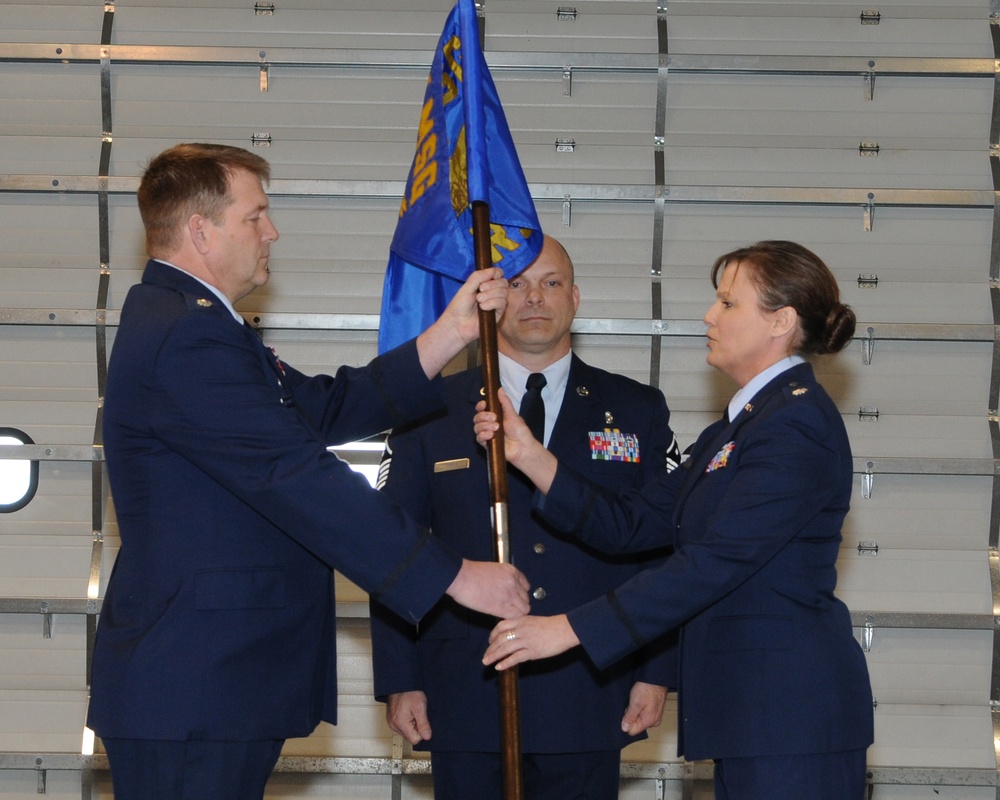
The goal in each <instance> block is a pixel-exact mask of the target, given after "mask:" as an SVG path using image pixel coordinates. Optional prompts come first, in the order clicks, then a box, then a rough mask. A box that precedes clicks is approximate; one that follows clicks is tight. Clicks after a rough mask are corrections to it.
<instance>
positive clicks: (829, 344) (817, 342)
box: [712, 240, 857, 355]
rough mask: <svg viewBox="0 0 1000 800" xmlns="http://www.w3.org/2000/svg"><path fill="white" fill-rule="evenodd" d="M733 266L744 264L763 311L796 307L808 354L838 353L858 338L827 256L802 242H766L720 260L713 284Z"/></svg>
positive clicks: (799, 340) (800, 341) (802, 348)
mask: <svg viewBox="0 0 1000 800" xmlns="http://www.w3.org/2000/svg"><path fill="white" fill-rule="evenodd" d="M727 264H740V265H741V268H745V269H746V270H747V276H748V277H749V279H750V282H751V283H752V284H753V285H754V288H756V289H757V293H758V294H759V295H760V308H761V310H763V311H777V310H778V309H779V308H784V307H785V306H790V307H791V308H794V309H795V312H796V313H797V314H798V317H799V333H798V336H797V337H796V342H795V348H796V350H797V351H798V352H799V353H802V354H803V355H822V354H824V353H837V352H839V351H840V350H842V349H843V348H844V347H845V346H846V345H847V343H848V342H849V341H850V340H851V338H852V337H853V336H854V326H855V324H856V322H857V319H856V318H855V315H854V311H853V310H852V309H851V307H850V306H846V305H844V304H843V303H841V302H840V289H839V287H838V286H837V279H836V278H834V277H833V273H832V272H830V269H829V268H828V267H827V266H826V264H824V263H823V261H822V259H820V257H819V256H817V255H816V254H815V253H813V252H812V251H811V250H807V249H806V248H805V247H803V246H802V245H800V244H796V243H795V242H786V241H778V240H771V241H764V242H757V243H756V244H752V245H749V246H747V247H741V248H740V249H738V250H733V252H731V253H726V254H725V255H723V256H719V258H717V259H716V261H715V264H714V265H713V266H712V285H713V286H715V287H716V288H718V286H719V277H720V276H721V274H722V271H723V270H724V269H725V267H726V265H727Z"/></svg>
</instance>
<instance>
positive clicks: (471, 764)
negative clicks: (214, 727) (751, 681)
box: [116, 750, 621, 800]
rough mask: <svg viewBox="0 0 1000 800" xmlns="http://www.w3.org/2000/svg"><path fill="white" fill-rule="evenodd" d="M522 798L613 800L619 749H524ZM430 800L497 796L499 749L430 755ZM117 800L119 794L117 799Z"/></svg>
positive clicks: (500, 777)
mask: <svg viewBox="0 0 1000 800" xmlns="http://www.w3.org/2000/svg"><path fill="white" fill-rule="evenodd" d="M521 765H522V766H521V769H522V775H523V778H524V800H615V799H616V798H617V797H618V780H619V770H620V768H621V751H620V750H599V751H596V752H592V753H524V754H523V755H522V756H521ZM431 773H432V776H433V778H434V800H472V799H473V798H474V799H475V800H501V798H502V796H503V795H502V792H503V765H502V762H501V760H500V754H499V753H444V752H432V753H431ZM116 800H117V798H116Z"/></svg>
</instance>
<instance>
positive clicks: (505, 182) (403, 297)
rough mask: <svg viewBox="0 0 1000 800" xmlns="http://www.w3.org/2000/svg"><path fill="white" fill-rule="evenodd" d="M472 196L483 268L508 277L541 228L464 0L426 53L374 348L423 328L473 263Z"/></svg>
mask: <svg viewBox="0 0 1000 800" xmlns="http://www.w3.org/2000/svg"><path fill="white" fill-rule="evenodd" d="M476 200H478V201H482V202H484V203H486V204H488V205H489V209H490V215H489V216H490V242H491V252H492V258H493V264H494V266H498V267H500V268H501V269H503V271H504V275H505V276H506V277H508V278H511V277H513V276H514V275H517V274H518V273H519V272H521V271H523V270H524V269H525V268H526V267H527V266H528V265H529V264H531V262H532V261H534V260H535V258H536V257H537V255H538V253H539V251H540V250H541V249H542V233H541V225H540V224H539V222H538V215H537V214H536V213H535V206H534V203H533V202H532V200H531V194H530V193H529V191H528V185H527V182H526V181H525V179H524V172H523V171H522V169H521V164H520V162H519V161H518V158H517V151H516V149H515V147H514V141H513V139H512V137H511V135H510V128H509V127H508V126H507V119H506V117H505V116H504V113H503V107H502V106H501V104H500V97H499V95H498V94H497V90H496V86H495V85H494V83H493V78H492V76H491V75H490V71H489V67H488V66H487V65H486V59H485V58H484V57H483V53H482V49H481V48H480V45H479V30H478V24H477V21H476V11H475V6H474V4H473V0H458V2H457V3H456V5H455V7H454V8H453V9H452V11H451V13H450V14H449V15H448V19H447V21H446V22H445V26H444V30H443V31H442V33H441V39H440V40H439V42H438V46H437V49H436V50H435V53H434V60H433V63H432V64H431V71H430V75H429V77H428V79H427V90H426V92H425V94H424V104H423V108H422V110H421V115H420V124H419V127H418V130H417V146H416V153H415V155H414V157H413V163H412V165H411V166H410V172H409V175H408V177H407V180H406V189H405V192H404V194H403V201H402V204H401V205H400V210H399V220H398V222H397V224H396V233H395V235H394V236H393V240H392V244H391V245H390V248H389V262H388V265H387V267H386V274H385V283H384V286H383V289H382V312H381V319H380V322H379V340H378V348H379V352H380V353H384V352H385V351H386V350H390V349H392V348H393V347H396V346H397V345H399V344H402V343H403V342H405V341H408V340H409V339H412V338H413V337H414V336H417V335H418V334H420V333H421V332H422V331H423V330H425V329H426V328H427V326H429V325H430V324H431V323H432V322H433V321H434V320H435V319H437V318H438V316H439V315H440V314H441V312H442V311H443V310H444V308H445V306H446V305H447V304H448V302H449V301H450V300H451V298H452V297H453V296H454V294H455V292H456V291H458V288H459V286H461V284H462V282H463V281H464V280H465V279H466V278H467V277H468V276H469V275H470V274H471V273H472V271H473V270H474V269H475V256H474V251H473V243H472V208H471V204H472V201H476Z"/></svg>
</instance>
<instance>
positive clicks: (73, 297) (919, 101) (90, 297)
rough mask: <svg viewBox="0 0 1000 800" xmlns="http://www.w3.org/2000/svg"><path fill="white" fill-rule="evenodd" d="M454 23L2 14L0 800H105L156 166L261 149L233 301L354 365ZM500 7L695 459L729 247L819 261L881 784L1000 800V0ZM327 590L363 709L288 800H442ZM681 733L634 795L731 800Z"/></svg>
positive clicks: (357, 606) (493, 23)
mask: <svg viewBox="0 0 1000 800" xmlns="http://www.w3.org/2000/svg"><path fill="white" fill-rule="evenodd" d="M450 6H451V0H413V1H412V2H405V3H401V2H398V1H397V2H394V3H390V2H388V0H367V1H363V0H332V1H329V2H328V1H326V0H287V2H282V0H275V1H274V2H273V3H257V4H256V6H255V5H254V4H253V3H251V2H249V0H245V1H244V2H240V3H236V2H229V1H228V0H212V2H210V3H200V2H197V3H196V2H193V1H191V0H173V2H155V1H154V0H144V1H143V2H120V3H117V4H116V3H111V2H109V3H106V4H102V3H95V2H83V0H79V1H77V2H72V1H70V0H67V1H66V2H47V1H46V2H30V3H29V2H0V40H2V41H0V374H2V375H3V378H2V380H0V426H11V427H16V428H19V429H21V430H23V431H25V432H26V433H28V434H29V435H30V436H31V437H32V439H33V440H34V442H36V444H35V445H34V446H29V447H27V448H21V449H20V450H15V449H14V448H13V447H0V457H4V458H11V457H15V456H16V455H24V454H25V453H27V454H29V455H30V456H31V457H33V458H37V459H38V460H39V461H40V467H41V476H40V488H39V491H38V495H37V496H36V498H35V499H34V501H33V502H32V503H31V504H29V505H28V506H27V507H25V508H24V509H22V510H20V511H17V512H15V513H12V514H6V515H0V798H3V797H27V796H29V795H32V796H34V795H36V794H37V793H38V792H40V791H43V790H44V792H45V793H47V794H48V795H50V796H56V797H67V798H69V797H84V798H91V797H101V798H107V797H110V796H111V793H110V787H109V783H108V780H107V774H106V773H105V772H103V771H102V769H101V767H102V765H103V761H102V759H101V757H100V755H99V752H100V750H99V745H98V755H97V756H95V757H91V756H89V755H86V754H85V753H86V752H87V749H88V746H87V743H86V742H85V737H84V729H83V721H84V714H85V708H86V699H87V686H86V669H87V657H88V652H89V647H90V642H91V639H92V635H93V632H94V627H95V620H96V612H97V610H98V609H99V606H100V598H101V594H102V591H103V582H104V581H105V580H106V577H107V575H108V573H109V571H110V565H111V563H112V560H113V558H114V554H115V549H116V544H117V541H116V531H115V522H114V508H113V500H112V499H111V498H108V497H107V488H106V484H105V478H104V474H103V469H102V464H101V448H100V426H99V410H100V396H101V391H102V386H103V369H104V364H105V359H106V354H107V352H109V351H110V349H111V347H113V343H114V334H115V329H116V321H117V312H118V309H119V308H120V306H121V302H122V300H123V298H124V296H125V293H126V291H127V289H128V288H129V286H130V285H131V284H132V283H134V282H135V281H136V280H137V279H138V275H139V269H140V268H141V266H142V264H143V262H144V255H143V252H142V238H141V225H140V221H139V218H138V213H137V210H136V207H135V202H134V197H133V193H134V190H135V188H136V186H137V183H138V175H139V174H140V173H141V170H142V165H143V164H144V162H145V161H146V160H148V159H149V158H150V157H151V156H153V155H155V154H156V153H157V152H159V151H160V150H162V149H164V148H165V147H167V146H169V145H171V144H173V143H175V142H177V141H185V140H186V141H193V140H199V141H220V142H227V143H232V144H239V145H243V146H247V147H259V148H260V149H259V152H260V153H261V154H263V155H265V156H266V157H267V158H268V159H269V160H270V161H271V162H272V166H273V175H274V181H273V183H272V186H271V190H272V191H271V194H272V205H273V217H274V219H275V221H276V224H277V225H278V227H279V229H280V230H281V233H282V238H281V241H280V243H279V244H278V245H277V246H276V247H275V249H274V257H273V259H272V262H271V264H272V270H273V275H272V281H271V282H270V283H269V284H268V286H267V287H266V289H265V290H263V291H261V292H259V293H257V294H254V295H252V296H250V297H248V298H246V299H245V300H244V301H242V303H241V305H240V310H241V311H242V312H244V313H245V314H246V316H247V317H248V318H249V319H251V321H252V322H254V324H256V325H258V326H259V327H261V328H262V329H263V331H264V335H265V338H266V339H267V340H268V341H269V342H270V343H272V344H274V345H275V346H276V347H277V348H278V349H279V350H280V352H281V354H282V357H283V358H285V359H286V360H288V361H290V362H292V363H294V364H296V365H297V366H299V367H301V368H303V369H304V370H306V371H327V370H330V369H332V368H333V367H335V366H336V365H339V364H341V363H362V362H365V361H367V360H368V359H369V358H371V357H372V356H373V355H374V354H375V341H376V329H377V324H378V321H377V316H376V315H377V313H378V308H379V298H380V293H381V285H382V273H383V270H384V267H385V259H386V255H387V248H388V243H389V240H390V239H391V235H392V230H393V227H394V225H395V219H396V213H397V209H398V203H399V196H400V193H401V192H402V186H403V181H404V179H405V176H406V172H407V169H408V167H409V164H410V160H411V158H412V154H413V143H414V141H415V131H416V124H417V119H418V113H419V108H420V104H421V102H422V99H423V85H424V82H425V80H426V75H427V69H428V66H429V64H430V58H431V50H432V48H433V46H434V44H435V42H436V40H437V37H438V35H439V33H440V30H441V26H442V24H443V22H444V18H445V15H446V13H447V11H448V9H449V8H450ZM482 9H483V19H484V25H485V48H486V52H487V60H488V62H489V63H490V65H491V68H492V71H493V75H494V78H495V80H496V82H497V84H498V88H499V91H500V95H501V99H502V101H503V103H504V106H505V109H506V112H507V117H508V121H509V122H510V125H511V128H512V131H513V134H514V139H515V142H516V144H517V147H518V152H519V155H520V158H521V161H522V165H523V166H524V170H525V173H526V176H527V178H528V181H529V184H530V186H531V189H532V194H533V196H534V197H535V198H536V204H537V206H538V210H539V215H540V217H541V219H542V223H543V226H544V227H545V228H546V230H547V231H548V232H549V233H552V234H554V235H555V236H557V237H558V238H560V239H561V240H562V241H563V242H564V243H565V244H566V245H567V248H568V249H569V251H570V253H571V254H572V255H573V256H574V259H575V261H576V265H577V276H578V282H579V283H580V286H581V291H582V295H583V303H582V306H581V311H580V315H579V318H578V320H577V325H576V331H577V335H576V340H575V345H576V347H577V349H578V351H579V352H580V353H581V355H583V356H584V357H585V358H586V359H587V360H589V361H591V362H593V363H596V364H598V365H600V366H604V367H606V368H609V369H614V370H617V371H621V372H625V373H627V374H629V375H631V376H632V377H635V378H638V379H640V380H643V381H647V382H652V383H654V384H657V385H659V386H660V387H661V388H662V389H663V391H664V392H665V394H666V396H667V399H668V402H669V403H670V405H671V408H672V409H673V411H674V418H673V419H674V424H675V427H676V429H677V432H678V435H679V437H680V438H681V439H682V445H686V444H689V443H690V442H691V441H692V440H693V438H694V436H695V435H696V434H697V432H698V431H699V430H700V429H701V428H702V427H703V426H704V425H705V424H706V423H707V422H708V421H709V420H710V419H711V418H713V417H714V416H715V415H716V414H717V413H718V411H719V409H721V407H722V406H723V404H724V403H725V402H726V401H727V400H728V398H729V396H730V394H731V392H732V389H733V387H732V386H731V385H730V384H729V383H727V381H726V380H725V379H724V378H722V377H721V376H719V375H718V374H715V373H714V372H713V371H711V370H710V369H709V368H708V367H707V366H706V365H705V363H704V354H705V351H704V343H703V339H702V338H701V332H702V326H701V322H700V319H701V315H702V314H703V312H704V311H705V309H706V307H707V306H708V304H709V303H710V302H711V299H712V297H713V290H712V288H711V286H710V284H709V281H708V273H707V270H708V267H709V265H710V264H711V262H712V261H713V260H714V258H715V257H716V256H717V255H718V254H719V253H722V252H724V251H726V250H728V249H731V248H732V247H735V246H738V245H741V244H744V243H747V242H749V241H754V240H757V239H761V238H790V239H795V240H798V241H801V242H803V243H804V244H806V245H807V246H809V247H811V248H812V249H814V250H816V251H817V252H818V253H819V254H820V255H821V256H822V257H823V258H824V259H825V260H826V261H827V262H828V263H829V264H830V266H831V268H832V269H833V270H834V272H835V274H836V275H837V277H838V279H839V280H840V283H841V289H842V291H843V293H844V294H845V296H846V300H847V302H849V303H851V304H852V305H853V306H854V307H855V308H856V310H857V312H858V317H859V321H860V324H859V328H858V337H857V341H856V342H855V343H854V344H853V345H852V346H851V347H850V348H848V350H847V351H845V352H844V353H842V354H840V355H839V356H837V357H836V358H833V359H828V360H825V361H822V362H820V364H819V372H820V374H821V376H822V379H823V381H824V383H825V384H826V386H827V387H828V388H829V389H830V391H831V393H832V395H833V396H834V398H835V400H836V401H837V403H838V406H839V408H840V410H841V411H842V413H843V414H844V418H845V421H846V423H847V425H848V429H849V432H850V435H851V439H852V444H853V447H854V452H855V472H856V492H855V496H854V503H853V511H852V513H851V515H850V516H849V518H848V522H847V526H846V529H845V538H844V546H843V549H842V555H841V560H840V564H839V567H840V590H841V594H842V596H843V597H844V598H845V600H846V601H847V602H848V604H849V605H850V607H851V609H852V613H853V615H854V619H855V623H856V625H857V635H858V637H859V639H860V640H861V641H862V642H863V644H864V646H865V648H866V651H867V654H868V660H869V667H870V669H871V672H872V679H873V684H874V688H875V694H876V699H877V708H876V714H875V718H876V736H877V740H876V744H875V745H874V746H873V747H872V749H871V751H870V753H869V762H870V766H871V773H872V776H871V781H872V786H873V787H874V795H873V796H874V797H876V798H892V799H893V800H895V799H896V798H899V799H900V800H902V799H903V798H907V799H909V798H914V799H916V798H921V799H922V798H928V800H929V799H930V798H937V797H940V796H948V797H952V798H962V800H973V799H975V800H980V799H982V800H985V798H996V797H998V792H997V784H998V771H997V756H996V749H995V745H994V735H995V730H996V729H997V727H998V726H997V721H996V719H995V716H996V712H994V711H993V704H994V702H995V701H1000V680H998V675H1000V668H998V667H1000V665H998V663H997V660H996V657H995V655H994V653H995V651H997V642H996V634H995V633H994V631H995V629H996V620H997V616H996V612H995V605H996V604H995V599H996V597H997V595H998V591H997V589H998V586H1000V562H998V559H997V538H998V532H1000V513H998V512H1000V504H998V503H997V498H998V497H1000V492H998V491H997V489H998V481H997V477H996V473H997V463H998V461H997V459H998V458H1000V425H998V420H997V408H998V396H1000V369H998V364H1000V360H998V358H997V348H996V344H995V341H996V336H997V331H998V330H1000V328H998V322H1000V320H998V316H997V314H998V311H997V309H998V308H1000V306H998V304H997V299H998V294H997V292H998V288H1000V284H998V281H1000V248H998V247H997V245H996V242H997V241H998V239H1000V237H998V235H997V225H996V223H995V216H996V214H995V207H996V203H995V200H996V196H997V195H996V193H995V192H996V190H997V189H998V188H1000V187H998V185H997V183H996V181H997V178H996V177H995V176H996V175H997V174H1000V170H998V169H997V165H998V163H1000V162H998V159H1000V119H998V114H997V111H995V107H996V106H998V104H997V103H996V97H997V91H996V88H995V87H996V83H997V81H996V74H997V67H996V64H997V62H996V61H995V60H994V59H995V58H997V57H998V56H1000V53H998V52H997V48H996V46H995V44H994V42H995V41H997V40H998V38H1000V37H998V31H1000V0H978V2H973V0H952V2H948V3H940V2H939V3H929V2H904V0H890V1H889V2H885V3H881V4H879V5H878V6H874V7H872V8H862V7H860V6H857V5H855V4H853V3H846V2H791V1H788V2H782V1H781V0H772V1H771V2H765V1H764V0H760V1H759V2H758V1H757V0H742V1H741V2H723V1H722V0H669V2H668V1H667V0H659V3H657V2H654V1H653V0H642V2H640V1H639V0H606V1H604V2H601V1H599V0H579V1H578V2H573V0H561V1H560V2H550V0H532V1H531V2H528V1H527V0H521V1H518V0H486V2H485V4H484V5H483V7H482ZM349 457H351V458H353V459H355V460H357V461H358V462H369V463H371V462H372V461H374V460H375V459H376V457H377V456H376V454H373V453H371V452H369V453H367V454H366V453H363V452H357V453H353V454H349ZM341 588H342V591H341V593H340V600H341V609H340V610H341V614H342V616H343V617H344V618H345V620H344V621H345V624H344V625H343V626H342V631H341V633H340V634H339V635H340V638H341V642H340V644H341V654H342V655H341V659H342V662H343V663H342V667H341V686H340V690H341V698H342V707H343V711H342V723H341V725H340V726H338V728H337V729H336V730H334V729H332V728H330V727H327V726H324V727H321V728H320V729H319V730H318V731H317V732H316V734H315V735H314V736H312V737H310V738H309V739H306V740H296V741H292V742H289V743H288V745H287V746H286V750H285V756H286V758H285V759H284V760H283V762H282V764H281V767H280V769H281V770H282V771H281V772H279V773H278V774H277V775H276V776H275V778H274V779H273V781H272V789H271V790H270V794H269V796H270V797H274V798H279V797H281V798H285V797H287V798H293V797H294V798H302V797H325V796H332V795H333V794H334V793H336V796H338V797H345V798H368V797H372V798H390V797H392V798H404V797H405V798H418V797H429V796H430V791H429V783H428V781H427V778H426V776H422V775H420V774H419V773H421V772H424V771H425V767H424V762H422V761H421V760H420V759H419V758H417V759H414V758H411V756H410V754H409V752H408V750H406V749H404V748H403V747H402V745H401V744H400V742H399V740H396V741H393V739H392V737H391V736H390V734H389V731H388V729H387V728H386V727H385V725H384V723H383V722H382V719H381V715H382V709H381V707H380V706H378V705H377V704H375V703H374V702H373V701H372V700H371V698H370V692H371V686H370V663H369V657H368V654H369V651H370V642H369V639H368V634H367V625H366V621H365V619H364V615H365V614H366V613H367V612H366V606H365V604H364V603H363V602H362V601H363V599H364V598H363V595H362V594H361V593H360V592H359V591H358V590H357V589H355V588H354V587H351V586H349V585H347V584H346V583H344V584H343V585H342V587H341ZM672 713H673V708H672V707H670V708H668V712H667V716H668V721H667V722H665V723H664V725H663V726H662V727H661V728H659V729H658V730H657V731H656V732H655V734H654V736H653V737H652V738H651V739H650V740H649V741H647V742H643V743H640V744H636V745H633V746H631V747H630V748H628V749H627V750H626V751H625V759H626V761H627V764H626V767H625V768H624V773H625V775H626V779H625V780H624V781H623V784H622V786H623V788H622V797H625V798H630V799H631V798H649V799H650V800H652V799H653V798H686V799H687V798H701V797H709V796H710V795H711V789H710V785H709V784H708V783H706V781H705V779H706V778H707V777H708V776H709V775H710V769H708V768H707V766H705V765H683V764H681V763H679V762H678V761H677V759H676V758H675V756H674V746H675V741H676V732H675V728H674V725H673V723H672V721H670V719H669V718H670V717H671V716H672ZM95 766H96V767H97V769H96V770H95V769H94V767H95Z"/></svg>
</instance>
